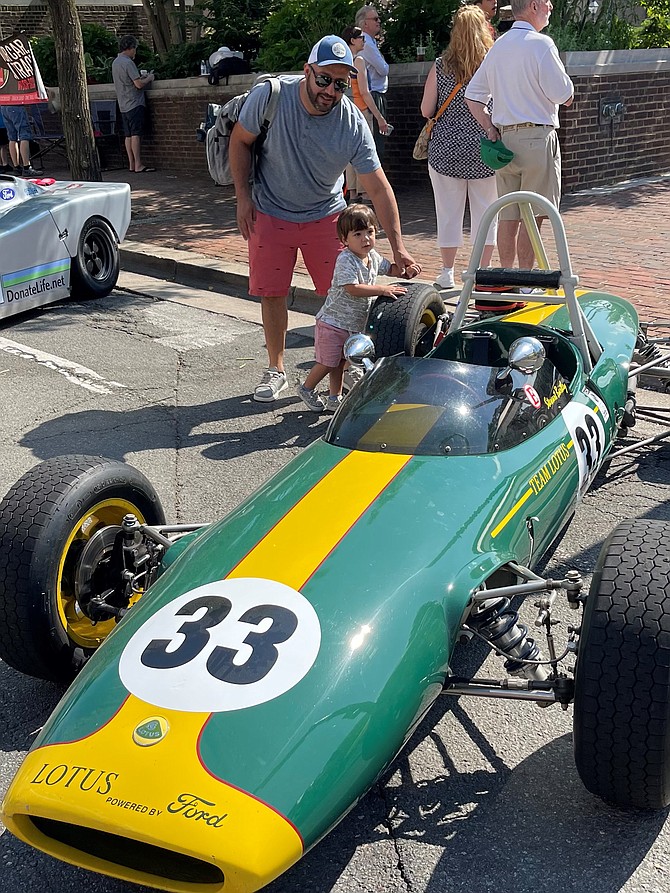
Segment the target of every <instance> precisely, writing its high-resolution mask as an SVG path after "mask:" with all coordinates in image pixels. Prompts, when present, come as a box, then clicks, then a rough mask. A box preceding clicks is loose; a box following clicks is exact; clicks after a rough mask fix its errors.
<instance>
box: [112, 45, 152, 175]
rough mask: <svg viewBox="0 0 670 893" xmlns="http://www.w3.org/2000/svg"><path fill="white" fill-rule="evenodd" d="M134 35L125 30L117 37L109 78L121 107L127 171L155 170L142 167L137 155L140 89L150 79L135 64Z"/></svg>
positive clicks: (142, 113) (142, 116) (141, 126)
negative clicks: (117, 45)
mask: <svg viewBox="0 0 670 893" xmlns="http://www.w3.org/2000/svg"><path fill="white" fill-rule="evenodd" d="M136 52H137V38H136V37H133V35H132V34H126V35H125V36H124V37H122V38H120V40H119V55H118V56H117V57H116V59H115V60H114V61H113V62H112V79H113V81H114V89H115V90H116V98H117V100H118V103H119V110H120V111H121V120H122V121H123V132H124V134H125V137H126V152H127V153H128V162H129V167H130V170H131V172H133V173H137V174H145V173H149V172H150V171H155V170H156V168H155V167H146V166H145V165H144V164H142V159H141V157H140V142H141V138H142V137H143V136H144V132H145V121H146V105H147V100H146V97H145V95H144V91H145V90H146V88H147V87H148V86H149V84H151V83H152V81H153V80H154V73H153V72H152V71H150V72H148V73H145V74H143V75H141V74H140V72H139V71H138V70H137V65H135V61H134V60H135V54H136Z"/></svg>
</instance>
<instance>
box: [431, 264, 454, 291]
mask: <svg viewBox="0 0 670 893" xmlns="http://www.w3.org/2000/svg"><path fill="white" fill-rule="evenodd" d="M435 285H439V286H440V288H455V287H456V283H455V282H454V269H453V267H452V268H451V269H450V268H449V267H442V272H441V273H440V275H439V276H438V277H437V279H436V280H435Z"/></svg>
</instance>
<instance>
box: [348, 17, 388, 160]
mask: <svg viewBox="0 0 670 893" xmlns="http://www.w3.org/2000/svg"><path fill="white" fill-rule="evenodd" d="M355 21H356V25H358V27H359V28H361V30H362V31H363V38H364V40H365V44H364V46H363V51H362V53H361V56H362V57H363V58H364V59H365V64H366V66H367V69H368V81H369V84H370V95H371V96H372V98H373V99H374V101H375V105H376V106H377V108H378V109H379V111H380V112H381V115H382V117H383V118H386V93H387V91H388V88H389V66H388V62H387V61H386V59H384V56H383V55H382V52H381V50H380V49H379V46H378V45H377V41H378V39H379V35H380V33H381V30H382V26H381V21H380V19H379V13H378V12H377V10H376V9H375V7H374V6H361V8H360V9H359V10H358V12H357V13H356V18H355ZM372 132H373V134H374V137H375V146H376V148H377V154H378V155H379V160H380V161H383V160H384V149H385V148H386V143H385V142H384V135H383V134H381V133H380V132H379V124H378V123H377V121H373V131H372Z"/></svg>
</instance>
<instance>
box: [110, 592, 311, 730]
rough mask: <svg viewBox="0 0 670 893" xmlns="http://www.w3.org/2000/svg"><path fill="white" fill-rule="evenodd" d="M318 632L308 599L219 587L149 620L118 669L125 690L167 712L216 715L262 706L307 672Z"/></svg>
mask: <svg viewBox="0 0 670 893" xmlns="http://www.w3.org/2000/svg"><path fill="white" fill-rule="evenodd" d="M320 645H321V626H320V624H319V618H318V617H317V614H316V611H315V610H314V608H313V607H312V605H311V604H310V603H309V602H308V601H307V599H306V598H305V597H304V596H303V595H301V594H300V593H299V592H297V591H296V590H295V589H291V588H290V587H289V586H285V585H284V584H283V583H276V582H274V581H273V580H263V579H256V578H246V577H240V578H235V579H231V580H218V581H216V582H214V583H208V584H207V585H206V586H199V587H198V588H197V589H192V590H191V591H190V592H187V593H185V594H184V595H181V596H179V598H176V599H175V600H174V601H172V602H170V603H169V604H168V605H165V606H164V607H163V608H161V609H160V610H159V611H157V612H156V613H155V614H154V615H153V616H152V617H150V618H149V619H148V620H147V621H146V623H144V624H143V625H142V626H141V627H140V628H139V629H138V630H137V632H136V633H135V634H134V635H133V637H132V638H131V640H130V641H129V642H128V644H127V645H126V647H125V648H124V650H123V653H122V655H121V660H120V662H119V675H120V677H121V681H122V682H123V684H124V686H125V687H126V688H127V689H128V691H130V692H131V693H132V694H134V695H135V696H136V697H138V698H141V700H143V701H146V702H147V703H149V704H154V705H155V706H157V707H163V708H165V709H168V710H183V711H186V712H191V713H200V712H205V713H219V712H223V711H226V710H241V709H244V708H245V707H252V706H254V705H255V704H262V703H264V702H265V701H270V700H272V699H273V698H276V697H278V696H279V695H281V694H283V693H284V692H286V691H288V690H289V689H291V688H293V686H294V685H296V684H297V683H298V682H299V681H300V680H301V679H302V678H303V676H305V674H306V673H307V672H308V671H309V670H310V669H311V667H312V665H313V664H314V661H315V660H316V656H317V654H318V653H319V648H320Z"/></svg>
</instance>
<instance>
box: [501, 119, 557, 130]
mask: <svg viewBox="0 0 670 893" xmlns="http://www.w3.org/2000/svg"><path fill="white" fill-rule="evenodd" d="M552 126H553V125H552V124H532V123H531V122H530V121H524V122H523V124H494V127H495V128H496V130H497V131H498V132H499V133H504V132H505V131H506V130H521V128H522V127H552Z"/></svg>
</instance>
